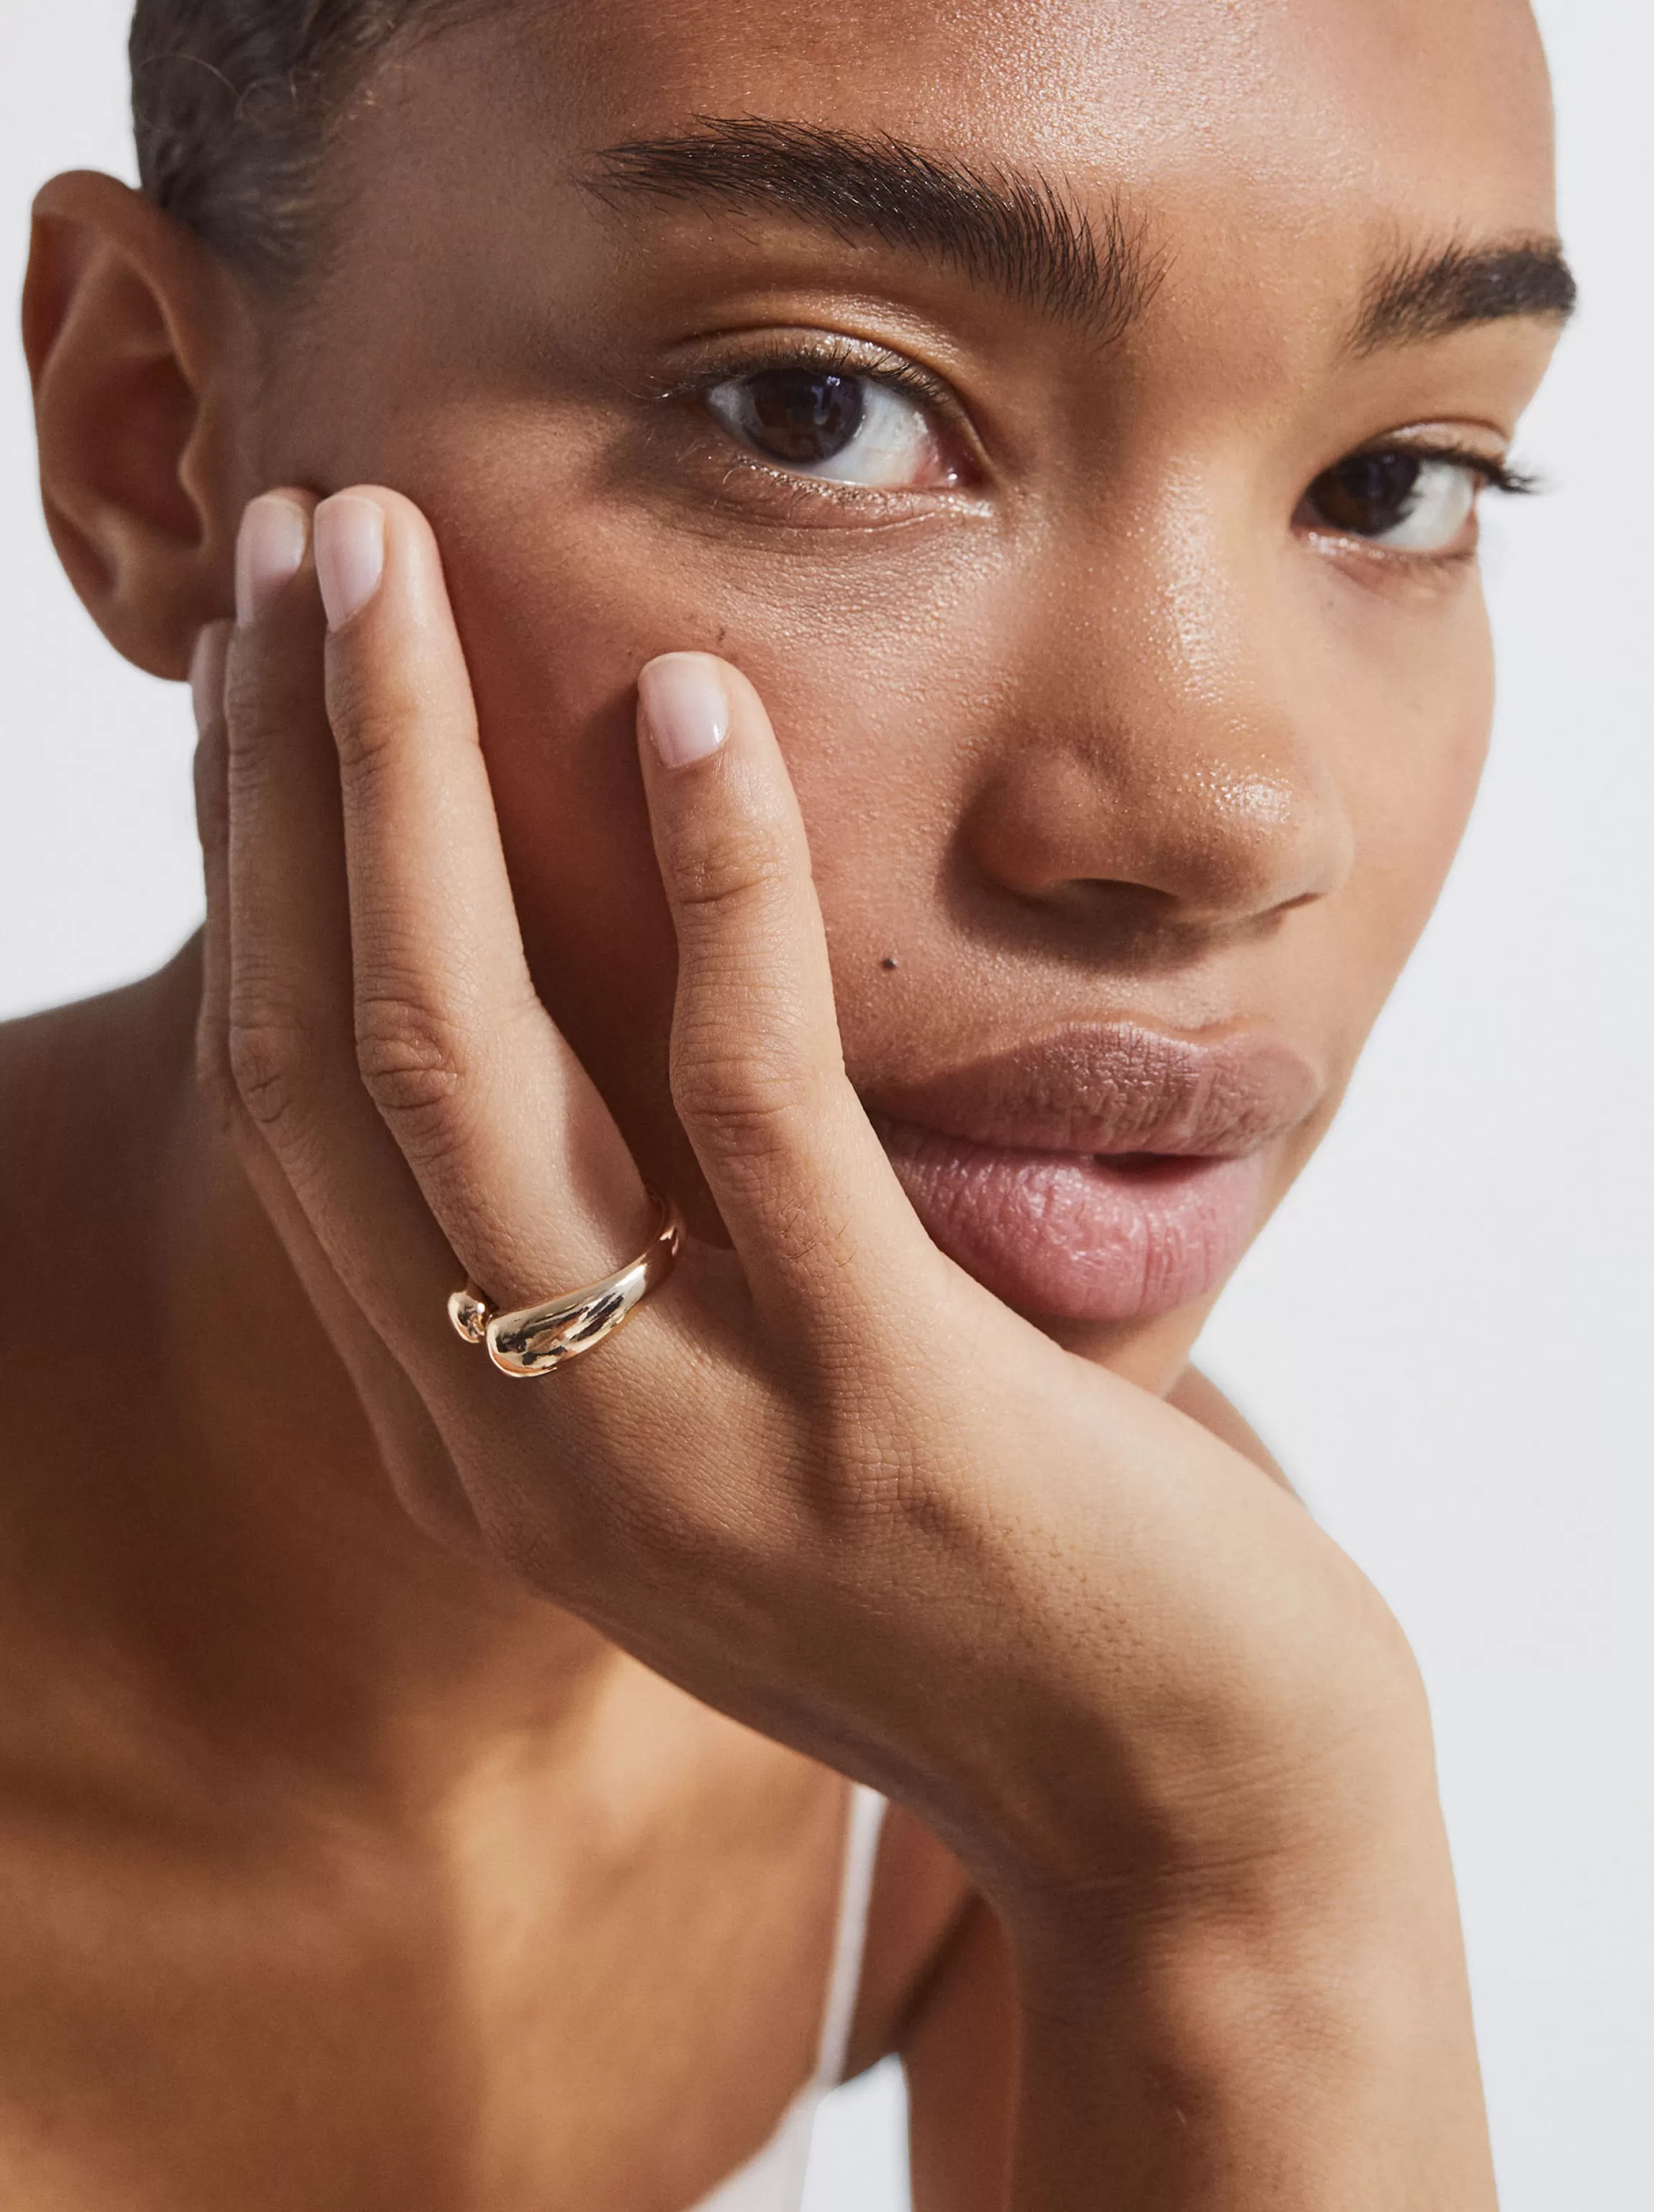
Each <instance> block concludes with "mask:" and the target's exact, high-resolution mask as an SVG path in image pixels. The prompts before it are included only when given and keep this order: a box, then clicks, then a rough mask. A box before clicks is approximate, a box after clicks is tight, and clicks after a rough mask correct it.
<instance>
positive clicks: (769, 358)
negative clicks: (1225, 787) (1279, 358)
mask: <svg viewBox="0 0 1654 2212" xmlns="http://www.w3.org/2000/svg"><path fill="white" fill-rule="evenodd" d="M777 368H812V369H816V370H819V371H820V372H821V373H822V374H826V375H837V376H845V377H864V378H867V380H870V381H872V382H874V383H879V384H883V385H885V386H888V387H889V388H890V389H891V390H893V391H897V392H902V393H903V395H904V396H905V397H907V398H910V399H913V400H915V401H916V402H917V403H918V404H920V405H921V406H923V407H925V408H927V409H928V410H930V411H931V413H932V414H933V415H934V416H936V417H937V418H938V419H939V422H941V424H942V425H943V427H944V428H946V430H947V431H948V432H949V433H950V435H952V437H953V438H954V439H955V440H956V441H958V443H959V444H960V445H961V446H962V447H964V448H965V450H966V452H967V454H969V453H970V451H971V450H972V449H973V448H974V447H975V440H974V436H973V435H972V433H971V429H970V422H969V418H968V417H967V416H966V415H965V412H964V409H963V408H962V407H961V405H960V404H959V401H958V398H957V397H956V395H955V394H954V392H952V390H951V388H950V387H949V386H947V385H946V383H944V382H943V380H941V379H940V378H939V377H937V376H933V375H931V374H928V373H927V371H926V370H924V369H922V368H920V367H919V366H918V364H917V363H916V362H913V361H911V360H909V358H908V357H907V356H904V355H902V354H897V353H891V352H889V351H887V350H886V349H885V348H883V347H881V346H878V345H873V344H871V343H863V344H858V343H855V342H854V340H851V339H848V338H842V337H834V336H832V335H831V334H830V333H828V332H825V331H824V332H823V333H821V335H820V337H818V338H812V339H807V340H805V339H800V338H799V337H788V336H784V335H782V334H780V333H776V334H775V335H774V336H770V335H769V334H766V333H763V332H758V333H755V334H753V336H752V337H750V338H748V339H746V340H745V342H744V343H743V345H742V347H741V349H740V350H739V352H736V351H733V350H732V351H730V352H729V353H727V354H725V355H724V356H721V357H719V358H716V359H715V361H714V362H710V363H708V365H707V366H706V367H704V368H699V369H697V370H696V373H695V374H694V375H693V376H690V377H686V378H684V379H683V380H680V381H678V382H677V383H674V384H672V385H670V386H662V387H660V388H658V389H657V390H656V391H655V392H654V394H653V395H652V396H653V397H654V398H656V399H659V400H662V401H666V402H672V401H677V402H680V403H681V402H684V401H686V400H697V401H704V399H705V398H706V396H707V394H708V392H713V391H715V389H716V388H717V386H719V385H721V384H723V383H726V382H728V381H730V380H733V379H735V378H739V377H743V376H756V375H759V374H762V373H763V371H765V370H767V369H777ZM1367 453H1373V454H1377V453H1407V454H1409V455H1411V456H1413V457H1414V458H1416V459H1423V460H1431V461H1445V462H1447V463H1449V464H1450V465H1452V466H1454V467H1457V468H1462V469H1466V470H1468V471H1469V472H1470V474H1471V475H1472V476H1475V477H1480V478H1481V483H1482V486H1483V488H1484V489H1487V490H1488V491H1496V492H1499V493H1502V494H1503V495H1505V496H1506V497H1507V498H1512V499H1525V498H1531V497H1533V496H1535V495H1536V494H1539V493H1541V492H1542V491H1543V490H1544V489H1545V487H1544V484H1543V483H1542V481H1541V479H1540V478H1539V477H1535V476H1533V475H1530V474H1529V473H1527V472H1526V471H1523V470H1520V469H1516V468H1512V467H1511V465H1510V464H1509V463H1508V462H1506V461H1503V460H1494V459H1492V458H1491V457H1490V456H1489V455H1487V453H1477V452H1475V451H1474V450H1473V449H1472V448H1470V447H1466V446H1458V445H1453V444H1444V443H1440V442H1438V441H1436V440H1433V439H1430V438H1418V439H1412V438H1405V437H1403V438H1390V439H1388V440H1383V441H1379V442H1377V443H1376V444H1373V445H1370V446H1360V447H1355V448H1354V449H1353V451H1352V453H1350V454H1348V455H1347V456H1341V459H1356V458H1358V457H1359V456H1360V455H1362V454H1367ZM736 456H737V459H738V462H739V465H744V466H745V467H747V468H750V469H752V470H754V471H757V473H758V474H760V475H761V476H763V477H764V478H765V479H766V480H768V481H770V482H779V483H784V484H785V485H786V486H787V489H788V490H789V492H790V493H792V494H793V495H794V496H795V497H797V496H802V497H805V498H814V499H823V500H830V501H835V502H837V503H842V502H846V501H848V502H852V503H854V502H860V503H863V504H865V503H866V502H867V501H879V502H881V503H883V502H888V501H889V500H890V499H891V497H892V495H891V493H889V492H885V491H875V490H871V489H867V488H866V487H863V486H857V485H851V484H843V483H830V482H824V481H822V480H820V479H818V478H815V477H806V476H803V475H801V474H798V473H796V472H794V471H792V470H789V469H786V468H783V467H781V466H780V465H776V464H774V463H771V462H768V461H766V460H765V459H763V457H762V456H761V455H759V454H756V453H749V452H745V451H743V450H741V449H739V448H737V449H736ZM1335 465H1336V464H1335ZM951 489H958V488H957V487H952V488H951ZM896 496H899V497H903V498H911V497H912V496H914V495H912V494H900V495H896ZM932 496H933V494H932ZM1325 534H1329V535H1330V534H1333V533H1325ZM1350 542H1351V543H1352V544H1360V543H1361V542H1362V541H1361V540H1360V539H1359V538H1352V539H1351V540H1350ZM1370 550H1371V551H1372V552H1373V553H1375V554H1378V555H1382V556H1383V557H1384V558H1386V559H1388V560H1389V561H1392V562H1408V563H1411V564H1415V565H1417V564H1423V565H1425V566H1427V567H1428V566H1439V565H1441V564H1442V563H1443V562H1448V563H1452V562H1458V561H1461V560H1462V559H1463V558H1464V557H1465V556H1464V555H1462V554H1460V553H1448V554H1441V553H1406V552H1397V551H1394V550H1390V551H1386V550H1385V549H1384V548H1383V547H1380V546H1373V547H1371V549H1370Z"/></svg>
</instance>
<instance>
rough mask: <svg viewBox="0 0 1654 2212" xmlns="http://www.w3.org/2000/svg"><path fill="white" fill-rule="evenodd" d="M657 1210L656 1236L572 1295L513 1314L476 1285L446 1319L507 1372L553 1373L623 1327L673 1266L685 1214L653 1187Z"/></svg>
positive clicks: (459, 1294)
mask: <svg viewBox="0 0 1654 2212" xmlns="http://www.w3.org/2000/svg"><path fill="white" fill-rule="evenodd" d="M649 1196H650V1198H651V1199H652V1200H654V1206H655V1208H656V1211H657V1212H658V1213H659V1215H660V1221H659V1225H658V1226H657V1227H656V1230H655V1232H654V1236H653V1237H651V1238H650V1239H649V1242H648V1244H646V1245H645V1246H644V1248H643V1249H642V1251H641V1252H640V1253H639V1254H638V1255H637V1257H636V1259H635V1260H633V1261H629V1263H628V1264H627V1265H626V1266H625V1267H620V1268H617V1270H616V1272H615V1273H613V1274H612V1275H605V1277H604V1279H603V1280H602V1281H601V1282H600V1283H590V1284H588V1285H587V1287H586V1288H585V1289H584V1290H583V1291H570V1292H569V1296H568V1297H561V1298H552V1299H550V1301H549V1302H548V1303H547V1304H544V1305H541V1306H523V1307H521V1308H520V1309H519V1310H518V1311H517V1312H515V1313H506V1314H502V1313H496V1312H495V1310H494V1309H493V1307H492V1306H491V1305H490V1304H489V1302H488V1300H487V1299H486V1298H485V1297H483V1293H482V1292H481V1291H479V1290H478V1289H477V1285H476V1284H475V1283H467V1284H465V1286H464V1288H463V1289H461V1290H458V1291H455V1292H454V1293H453V1297H451V1298H450V1299H449V1300H448V1319H449V1320H450V1321H451V1322H453V1326H454V1328H456V1329H457V1330H458V1331H459V1334H460V1335H461V1336H462V1337H464V1339H465V1342H466V1343H467V1344H476V1345H485V1346H487V1347H488V1356H489V1358H490V1359H491V1360H492V1361H493V1362H494V1364H495V1365H496V1367H497V1368H498V1369H499V1370H500V1372H501V1373H502V1375H510V1376H516V1377H518V1378H519V1379H521V1378H522V1377H523V1376H532V1375H549V1374H550V1372H551V1370H553V1368H556V1367H562V1366H564V1365H566V1364H567V1363H568V1362H569V1360H571V1359H578V1358H579V1357H580V1355H581V1352H593V1351H595V1350H596V1348H597V1346H599V1344H602V1343H603V1342H605V1340H606V1339H608V1338H609V1337H611V1336H612V1335H613V1334H614V1333H615V1331H616V1330H617V1328H624V1327H625V1325H626V1323H627V1322H629V1320H630V1319H631V1317H632V1316H633V1315H634V1314H635V1312H636V1311H637V1310H638V1308H639V1306H641V1305H642V1303H643V1301H644V1299H645V1298H647V1297H648V1295H649V1293H650V1291H656V1290H659V1289H660V1285H661V1284H662V1283H664V1282H665V1281H666V1278H667V1276H668V1275H669V1274H671V1273H672V1265H673V1262H674V1261H676V1260H677V1257H678V1250H679V1249H680V1247H681V1246H682V1244H683V1241H684V1220H683V1216H682V1215H681V1214H680V1213H679V1212H678V1208H677V1207H676V1206H674V1205H673V1204H672V1200H670V1199H669V1198H665V1197H663V1196H662V1195H661V1194H660V1192H659V1191H658V1190H652V1191H650V1193H649Z"/></svg>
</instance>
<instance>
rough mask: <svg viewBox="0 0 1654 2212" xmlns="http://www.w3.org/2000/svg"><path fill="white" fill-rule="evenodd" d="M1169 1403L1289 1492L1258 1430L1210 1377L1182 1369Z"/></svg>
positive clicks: (1287, 1482)
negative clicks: (1237, 1409) (1238, 1411)
mask: <svg viewBox="0 0 1654 2212" xmlns="http://www.w3.org/2000/svg"><path fill="white" fill-rule="evenodd" d="M1166 1400H1167V1402H1168V1404H1170V1405H1173V1406H1175V1407H1177V1410H1178V1412H1179V1413H1187V1414H1188V1415H1189V1419H1190V1420H1191V1421H1198V1422H1199V1423H1200V1425H1201V1427H1202V1428H1203V1429H1206V1430H1207V1431H1209V1432H1210V1433H1211V1434H1212V1435H1213V1436H1214V1437H1217V1438H1218V1439H1219V1442H1220V1443H1225V1444H1227V1445H1229V1446H1230V1448H1231V1450H1234V1451H1237V1452H1239V1454H1240V1455H1241V1456H1242V1458H1243V1459H1250V1461H1251V1462H1252V1464H1253V1466H1254V1467H1258V1468H1262V1470H1263V1472H1264V1473H1265V1474H1267V1475H1268V1477H1269V1480H1271V1481H1272V1482H1278V1483H1279V1484H1280V1486H1281V1488H1282V1489H1283V1490H1291V1488H1292V1484H1291V1482H1290V1481H1289V1480H1288V1479H1287V1476H1286V1470H1285V1468H1282V1467H1281V1466H1280V1462H1278V1461H1277V1460H1276V1458H1275V1456H1274V1453H1273V1452H1271V1450H1270V1449H1269V1447H1268V1444H1266V1443H1264V1441H1263V1439H1262V1437H1261V1436H1259V1434H1258V1432H1257V1431H1256V1429H1255V1428H1253V1426H1252V1425H1251V1423H1250V1421H1248V1420H1247V1419H1246V1418H1245V1416H1244V1414H1242V1413H1237V1411H1236V1409H1235V1407H1233V1406H1232V1405H1231V1403H1230V1401H1229V1400H1228V1399H1227V1398H1225V1396H1224V1395H1223V1392H1222V1391H1221V1390H1219V1388H1218V1386H1217V1384H1216V1383H1214V1382H1213V1380H1212V1378H1211V1377H1210V1376H1207V1375H1202V1374H1201V1370H1200V1369H1199V1368H1198V1367H1185V1368H1184V1370H1183V1373H1182V1374H1181V1375H1180V1376H1178V1378H1177V1382H1176V1383H1174V1384H1173V1385H1172V1387H1171V1389H1170V1390H1168V1391H1167V1393H1166Z"/></svg>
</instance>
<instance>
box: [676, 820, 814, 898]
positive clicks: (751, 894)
mask: <svg viewBox="0 0 1654 2212" xmlns="http://www.w3.org/2000/svg"><path fill="white" fill-rule="evenodd" d="M675 857H676V863H677V865H676V867H675V870H674V878H675V880H674V884H673V890H674V896H675V898H676V902H677V904H678V908H679V909H680V912H682V913H684V914H688V915H695V914H696V913H705V912H713V913H718V912H722V911H727V909H728V908H731V907H741V906H750V905H756V904H762V903H763V902H766V901H767V900H769V898H771V897H773V896H775V894H776V893H777V892H778V891H780V890H781V889H782V888H783V887H784V886H785V884H787V880H788V878H789V876H790V873H791V871H790V869H789V866H788V864H787V855H786V854H785V853H783V852H782V851H781V848H780V847H779V846H778V844H777V842H776V841H775V837H774V836H773V835H772V834H771V833H770V831H769V829H768V827H767V825H765V824H764V823H761V822H746V823H742V822H733V823H721V824H719V825H718V826H717V827H716V828H715V829H709V830H708V831H706V832H705V833H704V834H703V835H702V836H699V837H697V838H696V840H695V841H694V842H693V843H692V844H686V845H685V846H684V847H683V848H680V849H679V851H678V854H677V855H676V856H675Z"/></svg>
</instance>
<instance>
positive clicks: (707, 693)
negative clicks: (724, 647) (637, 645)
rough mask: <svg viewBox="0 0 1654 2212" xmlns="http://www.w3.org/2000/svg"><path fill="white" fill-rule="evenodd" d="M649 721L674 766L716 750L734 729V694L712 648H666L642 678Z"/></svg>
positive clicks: (650, 729) (663, 755) (647, 724)
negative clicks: (683, 650) (685, 650)
mask: <svg viewBox="0 0 1654 2212" xmlns="http://www.w3.org/2000/svg"><path fill="white" fill-rule="evenodd" d="M637 688H638V692H639V695H640V696H641V697H642V702H643V721H644V726H645V727H646V728H647V729H648V733H649V735H650V737H651V738H653V740H654V749H655V750H656V752H658V753H659V754H660V757H661V759H662V760H663V761H665V763H666V766H667V767H668V768H688V767H690V765H691V764H692V763H694V762H696V761H699V760H705V759H706V758H707V757H708V755H709V754H712V753H715V752H716V751H717V750H718V748H719V746H720V745H721V744H722V743H723V742H724V739H725V738H727V736H728V735H729V694H728V693H727V691H726V690H725V689H724V684H723V678H721V675H720V674H719V672H718V664H717V662H716V661H715V659H713V658H712V656H711V654H710V653H662V654H661V656H660V659H658V660H652V661H650V663H649V665H648V667H647V668H646V669H645V670H644V671H643V673H642V675H641V676H640V677H639V678H638V679H637Z"/></svg>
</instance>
